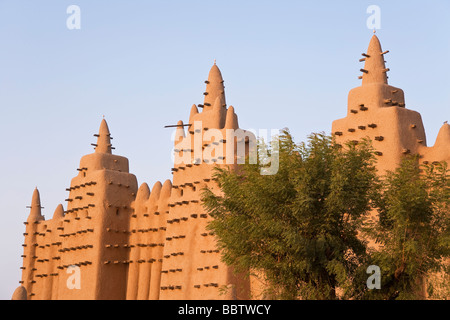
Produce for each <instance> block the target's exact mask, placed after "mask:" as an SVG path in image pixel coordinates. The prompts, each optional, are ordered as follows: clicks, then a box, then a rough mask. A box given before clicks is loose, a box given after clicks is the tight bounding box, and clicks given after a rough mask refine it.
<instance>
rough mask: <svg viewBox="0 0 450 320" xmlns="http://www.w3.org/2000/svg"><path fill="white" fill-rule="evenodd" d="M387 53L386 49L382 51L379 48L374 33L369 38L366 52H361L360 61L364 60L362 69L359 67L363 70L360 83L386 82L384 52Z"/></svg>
mask: <svg viewBox="0 0 450 320" xmlns="http://www.w3.org/2000/svg"><path fill="white" fill-rule="evenodd" d="M386 53H388V51H385V52H383V51H382V49H381V44H380V40H379V39H378V37H377V36H376V35H375V34H374V35H373V36H372V39H371V40H370V44H369V48H368V49H367V53H363V54H362V55H363V56H364V58H362V59H361V60H360V61H365V64H364V69H361V71H362V72H363V75H362V84H363V85H366V84H371V83H385V84H387V83H388V81H387V78H388V77H387V75H386V73H387V72H388V71H389V69H386V65H385V61H384V54H386Z"/></svg>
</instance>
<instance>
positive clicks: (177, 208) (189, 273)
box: [13, 35, 450, 300]
mask: <svg viewBox="0 0 450 320" xmlns="http://www.w3.org/2000/svg"><path fill="white" fill-rule="evenodd" d="M386 53H387V51H383V50H382V48H381V45H380V42H379V39H378V38H377V36H376V35H374V36H373V37H372V39H371V41H370V44H369V48H368V50H367V53H363V54H362V56H363V57H362V58H361V60H360V61H361V62H364V68H363V69H361V72H362V75H361V76H360V78H361V79H362V84H361V86H359V87H357V88H354V89H352V90H351V91H350V92H349V95H348V106H347V116H346V117H345V118H342V119H339V120H335V121H334V122H333V124H332V133H333V134H334V135H335V136H336V138H337V140H338V142H339V141H341V142H345V141H349V140H351V141H358V140H360V139H362V138H365V137H369V138H370V139H372V141H373V145H374V148H375V150H376V155H377V157H378V164H377V166H378V168H379V171H380V172H385V171H386V170H393V169H395V167H396V166H397V165H398V164H399V162H400V160H401V158H402V157H403V156H404V155H406V154H410V153H411V154H419V155H420V156H421V161H422V162H423V163H426V162H433V161H447V162H448V163H450V125H449V124H447V123H444V125H443V126H442V127H441V129H440V131H439V134H438V136H437V139H436V141H435V143H434V146H433V147H428V146H427V141H426V136H425V130H424V126H423V123H422V119H421V116H420V114H419V113H418V112H416V111H413V110H410V109H407V108H406V105H405V97H404V92H403V91H402V90H401V89H399V88H396V87H393V86H390V85H389V84H388V76H387V72H388V71H389V69H387V68H386V66H385V60H384V56H385V54H386ZM205 82H206V91H205V92H204V96H205V97H204V102H203V105H201V104H199V105H193V106H192V108H191V111H190V116H189V121H188V123H187V124H184V123H183V122H182V121H179V122H178V124H177V125H176V137H175V140H176V141H175V153H177V154H178V155H180V156H181V155H186V154H188V155H189V156H188V157H187V158H189V160H190V161H186V162H185V163H180V164H177V163H176V164H175V165H174V167H173V168H172V172H173V179H172V181H170V180H166V181H164V182H163V183H161V182H159V181H158V182H156V183H155V184H154V185H153V186H152V188H151V189H150V187H149V185H148V184H147V183H143V184H142V185H141V186H139V187H138V185H137V179H136V177H135V176H134V175H133V174H132V173H130V172H129V166H128V159H127V158H125V157H123V156H119V155H115V154H113V153H112V150H113V149H114V148H113V147H112V145H111V139H112V137H111V134H110V131H109V128H108V125H107V123H106V121H105V120H103V121H102V122H101V125H100V130H99V132H98V134H95V136H96V137H97V143H96V144H94V147H95V152H94V153H92V154H89V155H85V156H83V157H82V158H81V161H80V166H79V168H77V170H78V174H77V175H76V176H75V177H74V178H73V179H72V181H71V184H70V187H69V188H67V191H68V192H69V195H68V197H67V199H66V201H67V208H66V209H64V207H63V205H59V206H58V207H57V208H56V210H55V212H54V215H53V217H52V218H51V219H48V220H45V219H44V217H43V216H42V214H41V202H40V197H39V191H38V190H37V189H36V190H34V192H33V196H32V201H31V207H30V214H29V216H28V219H27V221H25V222H24V224H25V233H24V237H25V241H24V243H23V255H22V257H23V266H22V267H21V269H22V279H21V280H20V281H19V282H20V285H19V287H18V288H17V289H16V291H15V292H14V294H13V299H27V300H39V299H64V300H66V299H129V300H137V299H139V300H158V299H165V300H168V299H249V298H250V297H252V293H254V292H256V291H258V283H256V282H253V281H252V280H248V278H244V277H241V276H239V275H236V274H235V273H234V272H233V270H232V268H231V267H229V266H227V265H225V264H224V263H222V262H221V259H220V257H221V254H220V252H219V250H217V248H216V246H215V238H214V234H212V233H211V232H210V231H209V230H208V229H207V228H206V226H207V223H208V221H209V219H211V218H210V217H209V216H208V214H207V213H206V211H205V210H204V209H203V207H202V203H201V200H200V198H201V192H202V188H204V187H205V186H207V187H209V188H210V189H212V190H214V191H215V192H220V190H219V189H218V187H217V186H216V184H215V181H214V180H213V178H212V172H213V168H214V166H217V165H221V166H225V165H226V166H231V167H232V168H236V166H237V164H229V163H230V161H227V163H228V164H217V163H219V161H218V160H219V159H218V158H221V159H222V160H223V159H224V158H228V160H229V159H234V160H236V154H235V153H234V154H230V153H229V152H228V153H226V152H225V153H223V154H224V155H225V156H221V157H218V156H217V157H216V156H215V155H214V152H213V153H212V157H211V158H210V159H203V160H202V161H197V160H198V159H196V158H195V157H194V154H193V153H194V152H193V150H194V145H193V144H194V142H193V141H192V140H193V139H189V138H190V137H191V136H193V135H194V134H195V132H194V131H197V130H198V129H195V128H194V127H193V126H192V124H193V123H194V122H195V121H201V122H202V128H201V129H200V130H202V131H203V132H204V131H207V130H209V129H218V130H221V131H224V130H226V129H238V128H239V125H238V118H237V115H236V113H235V111H234V108H233V107H232V106H229V107H228V106H227V104H226V99H225V92H224V84H223V83H224V81H223V79H222V75H221V72H220V70H219V68H218V67H217V65H216V64H214V65H213V66H212V68H211V70H210V72H209V76H208V80H207V81H205ZM244 132H245V131H244ZM246 133H247V134H248V136H250V135H251V133H249V132H246ZM224 136H225V135H224ZM227 140H228V139H221V140H219V141H215V140H213V139H210V140H206V141H205V140H203V141H202V142H201V148H202V149H203V150H204V149H207V148H210V147H211V146H213V145H214V146H215V147H218V148H225V146H226V145H227V144H230V143H232V144H235V143H236V141H227ZM246 144H247V147H248V140H246ZM247 151H248V150H247ZM234 160H233V161H232V162H233V163H235V161H234ZM74 266H76V267H77V268H78V269H79V272H80V275H81V286H80V287H79V288H70V287H69V286H68V279H69V277H71V276H72V275H73V273H72V271H74V270H72V269H73V268H74ZM225 288H226V290H224V289H225Z"/></svg>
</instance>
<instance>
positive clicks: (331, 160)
mask: <svg viewBox="0 0 450 320" xmlns="http://www.w3.org/2000/svg"><path fill="white" fill-rule="evenodd" d="M278 141H279V150H278V151H277V152H278V159H279V170H278V172H277V173H276V174H275V175H261V174H260V166H259V165H258V164H256V165H252V164H245V165H243V166H242V168H241V170H240V171H239V172H233V171H230V170H227V169H218V170H217V172H216V174H215V178H216V179H217V181H218V184H219V186H220V188H221V190H222V195H216V194H214V193H213V192H212V191H210V190H206V191H205V193H204V197H203V201H204V204H205V207H206V208H207V210H208V211H209V213H210V215H211V216H212V217H213V219H212V221H211V223H210V225H209V228H210V229H212V230H214V232H215V233H216V235H217V238H218V245H219V247H220V249H222V253H223V259H224V261H225V262H226V263H228V264H230V265H233V266H235V267H236V268H237V270H239V271H248V270H253V271H260V272H263V273H264V274H265V276H266V277H267V284H268V285H267V287H266V289H267V293H268V294H269V296H270V297H272V298H282V299H295V298H298V297H302V298H304V299H334V298H335V297H336V289H337V288H338V287H339V288H343V289H344V291H345V294H350V293H349V292H348V291H349V290H350V289H351V286H350V284H351V281H350V280H351V279H352V276H353V273H354V272H355V270H356V269H357V268H358V266H359V265H360V264H361V263H362V259H364V257H365V242H364V241H363V240H362V239H360V238H358V236H357V234H358V229H359V228H360V226H361V223H362V218H363V217H364V216H365V215H366V213H367V212H368V211H369V210H370V209H371V208H370V199H371V196H370V194H371V192H372V190H373V185H374V183H375V181H376V172H375V167H374V157H373V151H372V148H371V146H370V143H368V142H367V141H366V142H362V143H359V144H358V145H355V144H349V145H347V147H346V148H342V147H341V146H340V145H338V144H336V143H335V142H334V141H333V139H332V138H331V137H329V136H326V135H324V134H313V135H311V136H310V137H309V140H308V143H307V144H305V143H301V144H299V145H297V144H295V143H294V141H293V139H292V137H291V135H290V133H289V132H288V131H287V130H285V131H283V132H282V134H281V135H280V136H279V138H278ZM260 147H263V148H268V147H267V146H265V145H264V146H261V145H260ZM272 151H274V150H272ZM263 162H264V161H263Z"/></svg>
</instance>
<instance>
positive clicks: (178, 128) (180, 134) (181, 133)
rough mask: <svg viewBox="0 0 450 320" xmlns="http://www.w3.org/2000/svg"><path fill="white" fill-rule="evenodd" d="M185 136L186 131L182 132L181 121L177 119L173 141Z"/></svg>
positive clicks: (176, 141) (182, 125)
mask: <svg viewBox="0 0 450 320" xmlns="http://www.w3.org/2000/svg"><path fill="white" fill-rule="evenodd" d="M185 137H186V133H185V132H184V124H183V121H181V120H179V121H178V122H177V130H176V131H175V143H178V142H180V140H181V139H182V138H185Z"/></svg>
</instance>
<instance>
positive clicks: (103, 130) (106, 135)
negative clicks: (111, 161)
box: [95, 119, 111, 154]
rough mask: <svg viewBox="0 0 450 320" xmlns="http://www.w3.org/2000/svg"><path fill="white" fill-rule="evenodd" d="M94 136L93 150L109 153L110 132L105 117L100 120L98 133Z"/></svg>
mask: <svg viewBox="0 0 450 320" xmlns="http://www.w3.org/2000/svg"><path fill="white" fill-rule="evenodd" d="M95 136H96V137H97V144H96V145H95V152H96V153H109V154H111V134H110V132H109V128H108V124H107V123H106V120H105V119H103V120H102V123H101V124H100V129H99V131H98V134H97V135H95Z"/></svg>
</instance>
